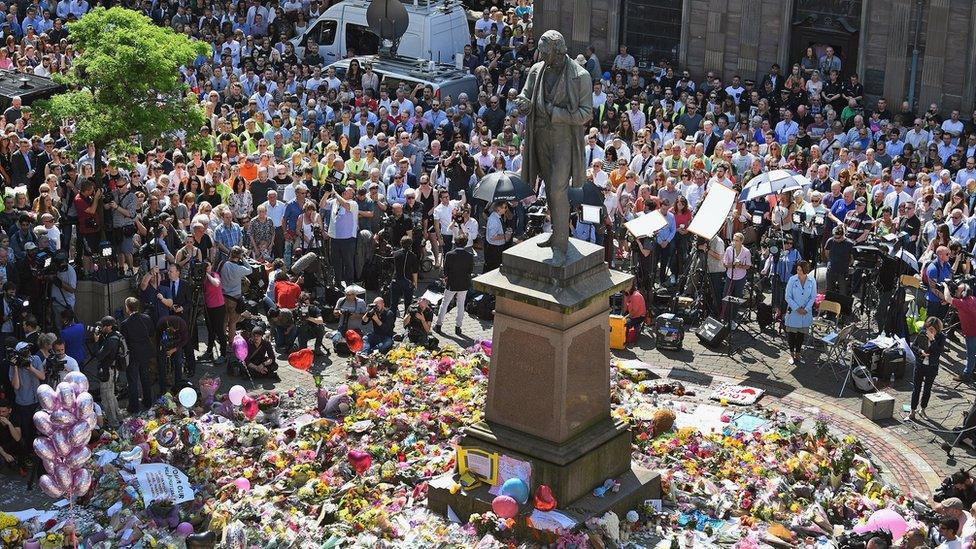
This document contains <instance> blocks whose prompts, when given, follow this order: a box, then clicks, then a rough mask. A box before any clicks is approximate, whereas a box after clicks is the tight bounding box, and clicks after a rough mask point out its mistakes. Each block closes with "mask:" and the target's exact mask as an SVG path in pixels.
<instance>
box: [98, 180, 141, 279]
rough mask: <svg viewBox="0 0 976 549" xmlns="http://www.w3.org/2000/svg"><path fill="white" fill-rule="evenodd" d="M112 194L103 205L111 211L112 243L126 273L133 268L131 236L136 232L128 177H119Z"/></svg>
mask: <svg viewBox="0 0 976 549" xmlns="http://www.w3.org/2000/svg"><path fill="white" fill-rule="evenodd" d="M112 194H113V196H114V199H113V200H112V201H111V202H109V203H107V204H106V205H105V207H106V209H108V210H109V211H110V212H111V213H112V237H111V238H112V245H113V246H114V247H115V255H116V257H118V262H119V265H122V266H123V269H124V273H125V275H128V274H129V271H130V270H132V271H134V270H135V261H134V259H133V255H132V254H133V252H134V251H135V249H134V248H133V245H132V237H133V236H135V234H136V222H135V219H136V193H135V192H134V191H133V190H132V188H131V186H130V185H129V178H128V177H119V178H118V179H116V188H115V191H114V192H113V193H112Z"/></svg>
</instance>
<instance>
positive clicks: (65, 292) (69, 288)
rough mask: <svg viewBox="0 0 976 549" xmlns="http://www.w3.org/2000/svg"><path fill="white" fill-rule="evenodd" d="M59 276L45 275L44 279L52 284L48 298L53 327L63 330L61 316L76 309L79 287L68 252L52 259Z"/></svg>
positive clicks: (63, 252) (76, 274) (58, 254)
mask: <svg viewBox="0 0 976 549" xmlns="http://www.w3.org/2000/svg"><path fill="white" fill-rule="evenodd" d="M52 265H53V266H54V267H53V268H56V269H57V274H44V275H42V278H43V279H45V280H46V281H48V282H49V283H50V290H49V292H48V297H49V298H50V299H51V312H52V313H53V315H54V318H52V319H51V320H52V326H53V327H54V328H55V329H60V328H61V315H62V314H63V313H64V311H73V310H74V308H75V293H76V292H77V286H78V273H77V272H76V271H75V267H74V265H72V264H70V263H68V252H67V250H60V251H58V252H57V253H56V254H55V255H54V257H53V258H52Z"/></svg>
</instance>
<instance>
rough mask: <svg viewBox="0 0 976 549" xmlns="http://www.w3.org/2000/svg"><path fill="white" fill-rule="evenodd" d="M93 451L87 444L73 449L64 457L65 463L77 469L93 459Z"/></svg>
mask: <svg viewBox="0 0 976 549" xmlns="http://www.w3.org/2000/svg"><path fill="white" fill-rule="evenodd" d="M91 456H92V453H91V450H89V449H88V447H87V446H82V447H81V448H75V449H74V450H72V451H71V453H70V454H68V456H67V457H66V458H64V463H65V465H67V466H68V467H70V468H72V469H77V468H78V467H81V466H82V465H84V464H86V463H88V460H89V459H91Z"/></svg>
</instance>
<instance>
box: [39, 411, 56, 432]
mask: <svg viewBox="0 0 976 549" xmlns="http://www.w3.org/2000/svg"><path fill="white" fill-rule="evenodd" d="M34 427H37V432H39V433H41V434H42V435H44V436H51V433H53V432H54V424H52V423H51V414H49V413H47V412H45V411H44V410H38V411H36V412H34Z"/></svg>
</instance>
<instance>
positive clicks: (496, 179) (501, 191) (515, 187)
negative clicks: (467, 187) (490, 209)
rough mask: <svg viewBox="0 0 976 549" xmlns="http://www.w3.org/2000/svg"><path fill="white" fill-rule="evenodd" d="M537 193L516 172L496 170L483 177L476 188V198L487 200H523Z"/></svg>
mask: <svg viewBox="0 0 976 549" xmlns="http://www.w3.org/2000/svg"><path fill="white" fill-rule="evenodd" d="M534 194H535V191H534V190H532V188H531V187H529V186H528V185H526V184H525V182H524V181H522V177H521V176H520V175H519V174H517V173H515V172H495V173H490V174H488V175H486V176H484V177H482V178H481V181H479V182H478V185H477V186H476V187H475V188H474V198H477V199H480V200H484V201H485V202H489V203H490V202H496V201H498V200H505V201H510V200H522V199H523V198H526V197H528V196H532V195H534Z"/></svg>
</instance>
